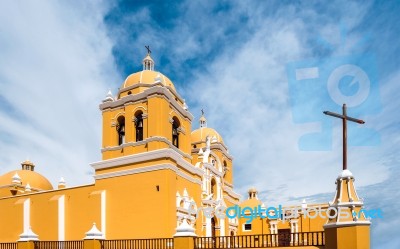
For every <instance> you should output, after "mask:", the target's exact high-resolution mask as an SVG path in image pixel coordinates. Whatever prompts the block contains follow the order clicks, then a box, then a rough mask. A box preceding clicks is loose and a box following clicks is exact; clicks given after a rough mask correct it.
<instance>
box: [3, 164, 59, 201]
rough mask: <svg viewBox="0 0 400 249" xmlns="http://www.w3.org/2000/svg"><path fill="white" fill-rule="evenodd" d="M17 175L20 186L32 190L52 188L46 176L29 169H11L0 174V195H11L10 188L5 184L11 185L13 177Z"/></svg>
mask: <svg viewBox="0 0 400 249" xmlns="http://www.w3.org/2000/svg"><path fill="white" fill-rule="evenodd" d="M16 174H17V175H18V176H19V177H20V179H21V185H20V186H22V187H26V186H27V185H28V187H29V188H30V189H31V190H32V192H34V191H35V192H36V191H44V190H52V189H53V186H52V185H51V183H50V182H49V180H47V178H46V177H44V176H42V175H41V174H39V173H37V172H35V171H31V170H13V171H10V172H8V173H5V174H4V175H2V176H0V197H6V196H11V193H10V188H8V187H5V186H10V187H11V186H12V185H13V183H12V181H13V177H14V176H15V175H16Z"/></svg>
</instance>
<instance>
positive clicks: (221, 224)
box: [219, 219, 225, 236]
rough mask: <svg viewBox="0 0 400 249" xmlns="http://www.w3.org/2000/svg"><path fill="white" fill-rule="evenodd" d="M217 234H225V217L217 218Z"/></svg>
mask: <svg viewBox="0 0 400 249" xmlns="http://www.w3.org/2000/svg"><path fill="white" fill-rule="evenodd" d="M219 236H225V219H219Z"/></svg>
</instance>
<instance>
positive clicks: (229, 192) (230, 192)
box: [223, 186, 241, 199]
mask: <svg viewBox="0 0 400 249" xmlns="http://www.w3.org/2000/svg"><path fill="white" fill-rule="evenodd" d="M223 190H224V191H225V192H226V193H228V194H229V195H230V196H232V197H233V198H237V199H240V197H241V196H240V195H239V194H237V193H236V192H234V191H233V190H232V189H231V188H229V187H227V186H224V187H223Z"/></svg>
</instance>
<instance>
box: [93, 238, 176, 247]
mask: <svg viewBox="0 0 400 249" xmlns="http://www.w3.org/2000/svg"><path fill="white" fill-rule="evenodd" d="M100 244H101V248H102V249H173V248H174V239H173V238H157V239H124V240H101V241H100Z"/></svg>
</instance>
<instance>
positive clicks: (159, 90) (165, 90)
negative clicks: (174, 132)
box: [99, 84, 194, 121]
mask: <svg viewBox="0 0 400 249" xmlns="http://www.w3.org/2000/svg"><path fill="white" fill-rule="evenodd" d="M146 86H149V85H147V84H146ZM124 90H126V89H124ZM171 90H172V89H171V88H169V87H164V86H161V87H160V86H156V85H154V86H153V87H150V88H148V89H146V90H144V91H143V92H141V93H138V94H132V95H128V96H125V97H123V98H120V99H118V100H116V101H113V102H105V103H102V104H100V106H99V108H100V110H102V111H104V110H106V109H113V108H116V107H122V106H124V105H125V104H126V103H128V102H135V101H138V100H145V99H147V98H149V97H151V95H157V94H159V95H163V96H165V97H166V98H167V100H168V102H169V103H170V104H171V105H173V106H174V107H175V109H176V110H178V112H179V113H180V114H181V115H182V116H183V117H185V118H188V119H189V120H190V121H192V120H193V118H194V116H193V115H192V114H191V113H190V112H189V111H187V110H185V109H183V107H182V106H181V105H180V104H178V102H177V101H176V100H175V97H177V98H179V100H181V102H183V100H182V98H181V97H180V96H179V95H178V94H177V93H176V92H174V93H172V92H171Z"/></svg>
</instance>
